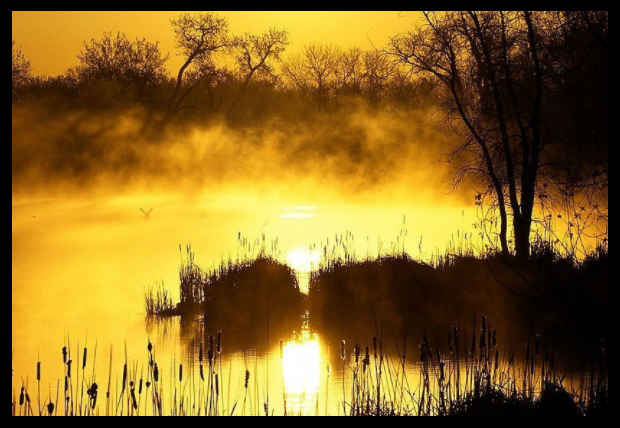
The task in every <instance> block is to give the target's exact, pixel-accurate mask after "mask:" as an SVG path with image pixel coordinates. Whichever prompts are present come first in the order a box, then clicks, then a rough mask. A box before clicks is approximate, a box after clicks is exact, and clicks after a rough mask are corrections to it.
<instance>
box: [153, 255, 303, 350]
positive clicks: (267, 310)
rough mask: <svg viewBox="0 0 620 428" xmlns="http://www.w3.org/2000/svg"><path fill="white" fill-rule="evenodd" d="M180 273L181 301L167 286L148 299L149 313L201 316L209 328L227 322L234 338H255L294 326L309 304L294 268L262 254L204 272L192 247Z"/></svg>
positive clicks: (154, 291) (224, 324) (154, 314)
mask: <svg viewBox="0 0 620 428" xmlns="http://www.w3.org/2000/svg"><path fill="white" fill-rule="evenodd" d="M186 251H187V258H186V260H185V261H184V262H183V264H182V265H181V268H180V271H179V280H180V287H179V291H180V294H179V295H180V301H179V302H178V303H176V304H174V303H173V302H172V300H171V299H170V298H169V295H168V294H167V292H166V290H165V288H163V287H162V288H160V289H157V288H155V289H153V290H151V291H149V292H148V293H147V295H146V297H145V304H146V313H147V316H159V317H162V316H163V317H165V316H175V315H179V316H183V317H187V318H189V319H191V318H193V317H194V316H195V315H202V316H203V319H202V322H203V323H204V324H206V325H208V326H209V328H211V329H213V328H215V329H217V328H221V327H222V326H226V329H227V331H228V332H230V333H232V334H231V336H232V337H235V336H240V335H242V336H243V337H244V338H245V339H252V338H254V339H256V338H257V336H258V335H259V334H262V333H263V332H269V333H271V334H277V333H278V332H280V333H283V332H288V331H291V330H292V329H294V328H296V327H297V326H298V324H299V321H300V316H301V314H303V311H304V307H305V296H304V295H303V294H302V293H301V292H300V291H299V285H298V283H297V278H296V276H295V273H294V271H293V270H292V269H291V268H290V267H289V266H286V265H284V264H282V263H280V262H279V261H277V260H276V259H274V258H273V257H270V256H267V255H265V254H264V253H261V254H259V255H258V256H257V257H255V258H252V259H245V260H237V261H236V262H234V263H233V261H232V260H229V261H228V262H227V263H222V264H220V266H218V267H217V268H216V269H213V270H208V271H203V270H202V269H201V268H200V267H199V266H198V265H197V264H196V263H195V261H194V254H193V252H192V250H191V247H189V246H188V247H187V248H186Z"/></svg>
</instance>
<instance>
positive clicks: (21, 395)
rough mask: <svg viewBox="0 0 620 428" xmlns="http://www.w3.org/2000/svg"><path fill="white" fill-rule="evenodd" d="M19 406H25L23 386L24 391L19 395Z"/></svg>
mask: <svg viewBox="0 0 620 428" xmlns="http://www.w3.org/2000/svg"><path fill="white" fill-rule="evenodd" d="M19 405H20V406H23V405H24V387H23V386H22V389H21V391H20V393H19Z"/></svg>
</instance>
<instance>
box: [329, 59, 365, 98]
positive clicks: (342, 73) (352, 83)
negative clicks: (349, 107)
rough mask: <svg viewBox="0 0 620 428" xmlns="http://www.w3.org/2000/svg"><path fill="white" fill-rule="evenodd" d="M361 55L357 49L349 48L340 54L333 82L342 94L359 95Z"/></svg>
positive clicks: (361, 72) (361, 71)
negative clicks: (334, 81)
mask: <svg viewBox="0 0 620 428" xmlns="http://www.w3.org/2000/svg"><path fill="white" fill-rule="evenodd" d="M362 57H363V53H362V50H361V49H359V48H351V49H349V50H346V51H344V52H341V53H340V55H339V56H338V61H337V65H336V69H335V80H336V85H337V86H338V89H339V90H341V91H344V92H349V93H354V94H359V93H360V92H361V88H362V80H363V73H364V71H363V70H364V69H363V65H364V64H363V62H362Z"/></svg>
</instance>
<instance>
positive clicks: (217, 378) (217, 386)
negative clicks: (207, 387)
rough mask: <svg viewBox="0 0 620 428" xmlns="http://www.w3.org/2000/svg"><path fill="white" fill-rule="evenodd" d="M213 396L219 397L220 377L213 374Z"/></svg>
mask: <svg viewBox="0 0 620 428" xmlns="http://www.w3.org/2000/svg"><path fill="white" fill-rule="evenodd" d="M215 395H218V396H219V395H220V375H219V374H218V373H216V374H215Z"/></svg>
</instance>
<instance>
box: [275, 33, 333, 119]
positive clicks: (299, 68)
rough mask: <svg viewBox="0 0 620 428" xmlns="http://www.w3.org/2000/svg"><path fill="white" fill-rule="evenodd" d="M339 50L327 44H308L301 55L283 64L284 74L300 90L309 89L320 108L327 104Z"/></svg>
mask: <svg viewBox="0 0 620 428" xmlns="http://www.w3.org/2000/svg"><path fill="white" fill-rule="evenodd" d="M339 56H340V55H339V52H338V50H337V49H336V48H334V47H332V46H328V45H309V46H306V47H305V48H304V50H303V53H302V54H301V56H297V57H295V58H292V59H290V60H289V61H288V62H287V63H285V64H284V67H283V72H284V74H285V75H286V76H287V77H288V78H289V79H290V80H291V81H292V82H293V84H294V85H295V86H297V87H298V88H299V89H301V90H311V91H312V92H313V93H314V95H315V97H316V100H317V104H318V105H319V107H320V108H325V107H326V106H327V101H328V98H329V90H330V87H331V86H333V81H334V78H335V73H336V69H337V66H338V59H339Z"/></svg>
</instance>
